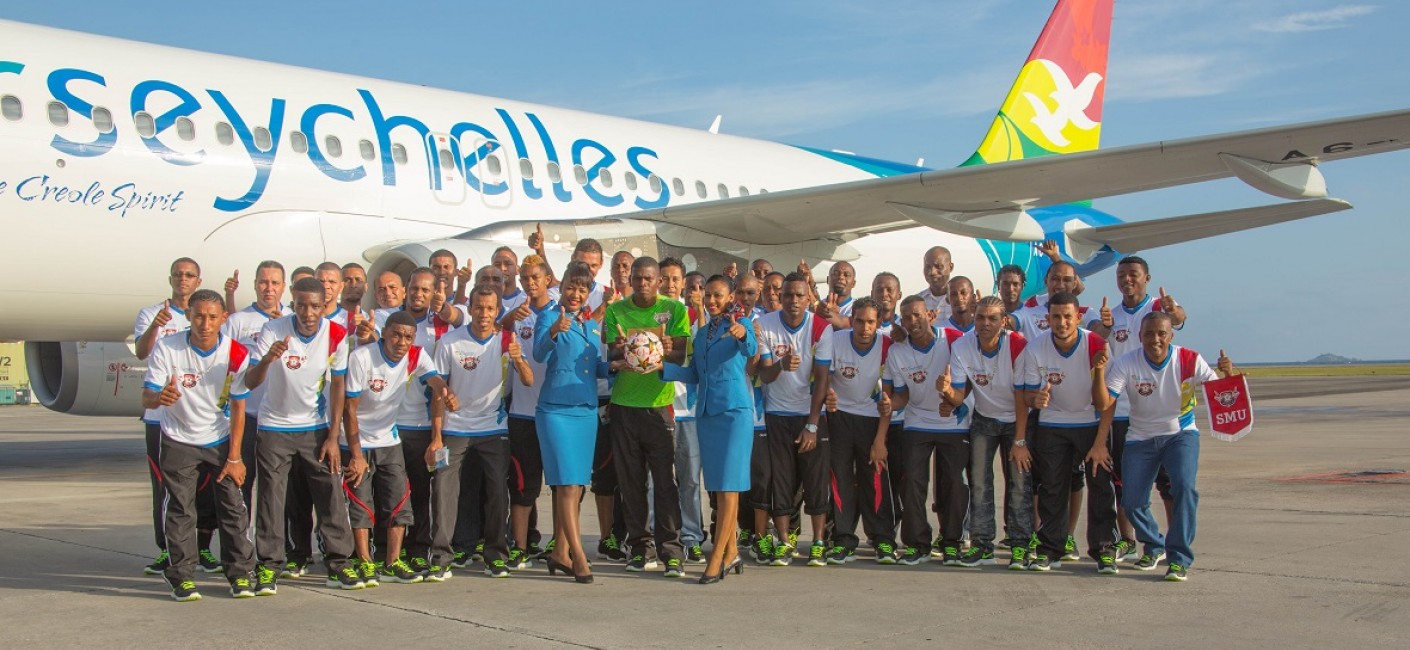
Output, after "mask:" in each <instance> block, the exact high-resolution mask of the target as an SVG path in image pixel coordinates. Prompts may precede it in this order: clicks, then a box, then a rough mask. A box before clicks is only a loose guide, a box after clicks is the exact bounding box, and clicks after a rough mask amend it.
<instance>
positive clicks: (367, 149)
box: [357, 140, 377, 160]
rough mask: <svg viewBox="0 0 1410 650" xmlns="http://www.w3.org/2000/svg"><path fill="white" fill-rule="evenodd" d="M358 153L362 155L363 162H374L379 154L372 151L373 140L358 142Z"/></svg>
mask: <svg viewBox="0 0 1410 650" xmlns="http://www.w3.org/2000/svg"><path fill="white" fill-rule="evenodd" d="M357 152H358V153H359V154H361V155H362V159H363V160H372V159H373V158H376V157H377V153H376V152H375V151H373V150H372V141H371V140H358V141H357Z"/></svg>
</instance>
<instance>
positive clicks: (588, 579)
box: [543, 557, 592, 585]
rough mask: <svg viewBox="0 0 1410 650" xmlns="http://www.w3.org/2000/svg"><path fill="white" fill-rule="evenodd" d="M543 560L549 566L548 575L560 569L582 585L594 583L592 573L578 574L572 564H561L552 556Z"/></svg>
mask: <svg viewBox="0 0 1410 650" xmlns="http://www.w3.org/2000/svg"><path fill="white" fill-rule="evenodd" d="M543 562H544V564H545V565H547V566H548V575H554V574H555V573H557V572H559V571H562V572H563V573H564V574H566V575H567V576H568V577H570V578H572V579H573V582H576V583H578V584H580V585H590V584H592V574H591V573H584V574H578V573H576V572H574V571H573V567H570V566H567V565H564V564H560V563H559V562H558V560H555V559H553V558H551V557H546V558H544V560H543Z"/></svg>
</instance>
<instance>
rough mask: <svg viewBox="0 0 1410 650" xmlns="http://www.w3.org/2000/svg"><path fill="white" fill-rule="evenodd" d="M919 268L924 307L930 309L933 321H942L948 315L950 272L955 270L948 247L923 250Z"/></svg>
mask: <svg viewBox="0 0 1410 650" xmlns="http://www.w3.org/2000/svg"><path fill="white" fill-rule="evenodd" d="M920 270H921V274H922V275H924V276H925V283H926V287H925V290H923V291H921V292H920V297H921V298H923V299H924V300H925V308H926V309H928V310H930V313H931V314H932V317H933V319H934V321H935V322H936V323H943V322H945V320H946V319H948V318H949V317H950V301H949V295H950V272H951V271H953V270H955V262H954V260H953V259H952V258H951V256H950V249H948V248H945V247H944V246H933V247H931V248H930V250H927V251H925V257H924V258H923V259H922V261H921V269H920Z"/></svg>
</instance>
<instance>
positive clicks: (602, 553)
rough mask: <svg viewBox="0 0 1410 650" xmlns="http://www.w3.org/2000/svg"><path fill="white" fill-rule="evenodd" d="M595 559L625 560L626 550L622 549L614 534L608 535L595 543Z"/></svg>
mask: <svg viewBox="0 0 1410 650" xmlns="http://www.w3.org/2000/svg"><path fill="white" fill-rule="evenodd" d="M597 559H599V560H612V561H613V562H626V561H627V552H626V551H624V550H622V544H621V542H619V541H618V540H617V536H616V535H609V536H608V537H607V539H604V540H602V541H600V542H598V543H597Z"/></svg>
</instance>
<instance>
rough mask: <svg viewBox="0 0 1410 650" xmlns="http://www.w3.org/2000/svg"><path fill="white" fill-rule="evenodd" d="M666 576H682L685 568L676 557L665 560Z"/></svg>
mask: <svg viewBox="0 0 1410 650" xmlns="http://www.w3.org/2000/svg"><path fill="white" fill-rule="evenodd" d="M666 577H667V578H684V577H685V568H684V567H682V566H681V561H680V560H679V559H677V558H671V559H669V560H666Z"/></svg>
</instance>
